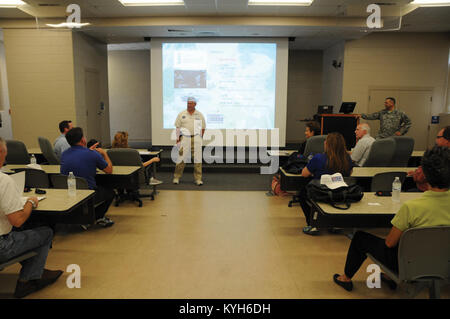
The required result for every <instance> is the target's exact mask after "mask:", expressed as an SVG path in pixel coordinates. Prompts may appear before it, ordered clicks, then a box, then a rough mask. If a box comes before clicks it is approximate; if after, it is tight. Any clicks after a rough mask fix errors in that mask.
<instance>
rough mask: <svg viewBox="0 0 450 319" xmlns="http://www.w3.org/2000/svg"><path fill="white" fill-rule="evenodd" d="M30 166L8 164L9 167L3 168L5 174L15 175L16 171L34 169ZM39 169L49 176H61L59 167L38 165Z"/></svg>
mask: <svg viewBox="0 0 450 319" xmlns="http://www.w3.org/2000/svg"><path fill="white" fill-rule="evenodd" d="M28 165H30V164H8V165H6V166H4V167H2V171H3V172H5V173H6V172H10V173H11V172H12V173H14V171H13V170H15V169H19V168H33V167H30V166H28ZM38 167H40V169H42V170H43V171H44V172H46V173H47V174H59V172H60V168H59V165H39V164H38V166H36V168H38Z"/></svg>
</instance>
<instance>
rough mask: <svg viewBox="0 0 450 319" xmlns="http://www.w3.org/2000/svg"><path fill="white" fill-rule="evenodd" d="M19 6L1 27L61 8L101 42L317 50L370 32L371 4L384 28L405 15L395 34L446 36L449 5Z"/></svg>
mask: <svg viewBox="0 0 450 319" xmlns="http://www.w3.org/2000/svg"><path fill="white" fill-rule="evenodd" d="M24 1H25V2H26V3H27V4H26V5H24V6H21V7H20V8H15V9H12V8H11V9H5V8H0V24H1V22H2V20H3V21H8V22H9V23H12V22H11V21H13V22H14V23H19V24H20V23H25V21H27V23H28V24H27V27H28V28H30V27H37V26H36V24H38V26H39V27H40V28H42V27H46V25H45V24H46V23H49V22H51V23H55V22H56V23H58V22H64V21H65V17H66V16H67V15H68V13H66V6H67V5H69V4H71V3H77V4H79V5H80V7H81V20H82V21H81V22H90V23H91V25H90V26H87V27H84V28H82V29H80V30H77V31H79V32H84V33H86V34H88V35H90V36H92V37H95V38H97V39H98V40H100V41H102V42H105V43H127V42H128V43H129V42H143V41H144V38H145V37H150V38H151V37H217V36H219V37H236V36H241V37H291V38H295V41H290V48H291V49H310V50H312V49H317V50H320V49H325V48H327V47H329V46H331V45H333V44H335V43H337V42H340V41H342V40H350V39H357V38H361V37H363V36H365V35H367V34H368V33H370V32H372V31H373V30H371V29H368V28H367V27H366V25H365V23H366V19H367V16H368V15H369V14H370V13H367V11H366V8H367V5H368V4H370V3H374V2H375V3H378V4H380V6H381V10H382V11H381V15H382V19H383V24H384V27H383V28H384V29H388V30H392V31H394V30H398V28H399V17H400V16H402V24H401V27H400V32H449V31H450V7H437V8H436V7H417V6H413V5H411V4H409V2H410V1H411V0H398V1H394V0H382V1H378V2H376V1H374V0H370V1H365V0H315V1H314V2H313V3H312V5H311V6H309V7H303V6H249V5H248V0H185V5H183V6H163V7H155V6H148V7H125V6H123V5H122V4H121V3H120V2H119V1H118V0H59V1H58V0H24ZM31 19H32V20H31ZM17 21H19V22H17ZM30 21H32V22H30ZM31 23H33V24H31ZM6 27H8V26H6ZM15 27H17V26H16V25H15ZM375 32H380V31H375ZM397 32H398V31H397Z"/></svg>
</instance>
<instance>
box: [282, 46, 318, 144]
mask: <svg viewBox="0 0 450 319" xmlns="http://www.w3.org/2000/svg"><path fill="white" fill-rule="evenodd" d="M322 59H323V55H322V51H313V50H311V51H303V50H290V51H289V65H288V93H287V94H288V96H287V123H286V143H298V142H301V141H304V140H305V134H304V132H305V124H306V122H300V121H298V120H300V119H304V118H312V117H313V115H314V114H316V112H317V106H318V105H319V104H320V102H321V99H322V64H323V61H322Z"/></svg>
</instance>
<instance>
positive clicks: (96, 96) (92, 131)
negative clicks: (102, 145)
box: [85, 69, 103, 141]
mask: <svg viewBox="0 0 450 319" xmlns="http://www.w3.org/2000/svg"><path fill="white" fill-rule="evenodd" d="M85 98H86V115H87V133H86V134H85V135H86V140H88V141H89V140H90V139H93V138H95V139H96V140H98V141H101V139H102V112H103V111H102V109H101V106H100V103H101V99H100V75H99V72H98V71H97V70H91V69H89V70H88V69H86V70H85Z"/></svg>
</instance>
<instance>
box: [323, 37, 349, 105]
mask: <svg viewBox="0 0 450 319" xmlns="http://www.w3.org/2000/svg"><path fill="white" fill-rule="evenodd" d="M344 52H345V41H342V42H340V43H337V44H335V45H333V46H331V47H329V48H327V49H325V50H324V51H323V66H322V102H321V104H324V105H333V106H334V108H333V113H338V112H339V107H340V105H341V103H342V84H343V75H344ZM333 60H336V61H337V63H341V66H340V67H334V66H333Z"/></svg>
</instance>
